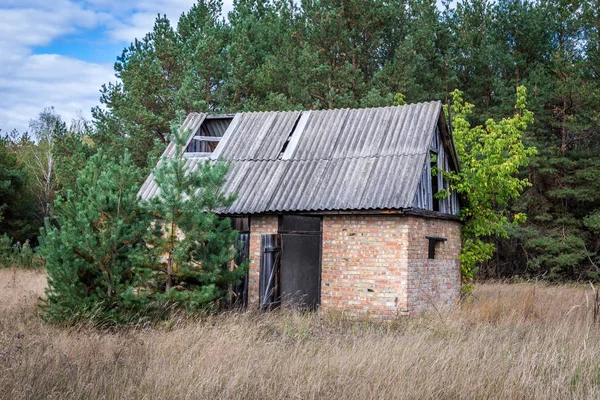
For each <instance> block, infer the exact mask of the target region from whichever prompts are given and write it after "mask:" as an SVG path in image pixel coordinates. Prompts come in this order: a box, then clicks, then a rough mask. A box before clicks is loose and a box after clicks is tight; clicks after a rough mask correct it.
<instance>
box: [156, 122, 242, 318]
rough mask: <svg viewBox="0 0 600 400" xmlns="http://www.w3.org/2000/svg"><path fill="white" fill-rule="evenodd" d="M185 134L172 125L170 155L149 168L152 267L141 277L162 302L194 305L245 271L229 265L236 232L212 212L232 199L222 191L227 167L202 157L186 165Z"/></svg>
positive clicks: (215, 294)
mask: <svg viewBox="0 0 600 400" xmlns="http://www.w3.org/2000/svg"><path fill="white" fill-rule="evenodd" d="M188 137H189V132H185V131H183V129H182V128H180V127H179V126H178V125H174V126H173V136H172V138H171V140H172V141H173V142H174V145H175V147H174V156H173V158H166V157H165V158H163V159H161V160H160V163H159V165H158V166H157V167H156V168H155V169H154V172H153V175H154V180H155V182H156V184H157V186H158V188H159V192H158V194H157V196H156V197H154V198H152V199H151V200H150V201H149V203H148V204H147V207H148V209H149V211H150V213H151V214H152V215H153V216H154V222H153V224H152V226H153V229H152V231H151V233H150V234H149V235H148V237H147V239H146V240H147V242H148V243H149V245H150V247H151V248H152V252H153V256H154V267H153V268H152V269H148V270H146V271H145V276H146V278H145V281H146V282H149V285H148V287H147V290H148V291H149V292H152V295H153V296H154V297H155V298H156V299H158V300H159V301H160V302H163V303H168V304H174V305H176V306H182V307H185V308H186V309H188V310H197V309H198V308H202V307H208V306H210V305H212V304H213V302H214V301H215V300H217V299H220V298H222V297H223V296H224V295H225V293H226V291H227V290H228V288H229V286H230V285H231V284H232V283H235V281H236V279H237V278H238V277H239V276H240V274H241V273H242V272H243V271H242V270H241V269H238V270H231V269H230V268H229V267H228V263H229V262H230V261H231V260H232V259H233V258H234V256H235V254H236V253H235V248H234V243H235V241H236V238H237V232H236V231H235V230H233V229H232V227H231V223H230V221H229V219H228V218H220V217H219V216H218V215H217V214H216V213H215V211H216V210H217V209H218V208H220V207H225V206H228V205H231V203H232V201H233V197H231V196H225V195H223V194H221V192H220V188H221V186H222V185H223V183H224V179H225V174H226V172H227V169H228V167H227V165H226V164H223V163H220V162H217V163H211V162H208V161H206V162H201V161H200V162H199V163H198V165H197V166H196V167H195V168H189V167H188V165H189V162H188V160H187V159H186V158H184V156H183V150H184V148H185V145H186V142H187V138H188Z"/></svg>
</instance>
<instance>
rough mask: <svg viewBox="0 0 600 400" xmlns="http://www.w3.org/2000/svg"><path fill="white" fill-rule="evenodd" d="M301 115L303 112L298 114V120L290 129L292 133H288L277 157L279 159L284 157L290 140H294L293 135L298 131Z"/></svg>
mask: <svg viewBox="0 0 600 400" xmlns="http://www.w3.org/2000/svg"><path fill="white" fill-rule="evenodd" d="M301 116H302V113H300V115H298V118H296V122H294V126H293V127H292V130H291V131H290V134H289V135H288V137H287V139H286V140H285V143H283V147H282V148H281V151H280V152H279V156H278V157H277V158H278V159H280V160H281V158H282V157H283V153H285V150H286V149H287V147H288V145H289V144H290V141H291V140H292V136H293V135H294V132H295V131H296V128H297V127H298V122H300V117H301Z"/></svg>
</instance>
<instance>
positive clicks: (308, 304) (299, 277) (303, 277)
mask: <svg viewBox="0 0 600 400" xmlns="http://www.w3.org/2000/svg"><path fill="white" fill-rule="evenodd" d="M279 234H280V236H281V300H282V302H283V304H289V305H293V306H296V307H298V306H299V307H303V308H304V307H305V308H309V309H315V308H316V307H317V306H318V305H319V304H320V302H321V247H322V242H323V240H322V236H321V218H320V217H311V216H301V215H282V216H281V217H280V218H279Z"/></svg>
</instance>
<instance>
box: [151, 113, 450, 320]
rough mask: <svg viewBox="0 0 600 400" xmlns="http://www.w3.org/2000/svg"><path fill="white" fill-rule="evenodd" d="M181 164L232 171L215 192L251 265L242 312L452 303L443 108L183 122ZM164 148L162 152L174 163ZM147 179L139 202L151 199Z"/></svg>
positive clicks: (413, 309)
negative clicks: (215, 162)
mask: <svg viewBox="0 0 600 400" xmlns="http://www.w3.org/2000/svg"><path fill="white" fill-rule="evenodd" d="M184 128H185V129H187V130H189V132H190V138H189V141H188V145H187V148H186V151H185V156H186V157H187V158H188V159H189V160H190V161H189V163H190V165H193V164H194V163H197V162H201V161H203V160H205V159H207V158H208V159H222V160H228V161H230V163H231V167H230V170H229V172H228V177H227V183H226V185H225V187H224V188H223V190H224V191H226V192H229V193H234V192H235V193H237V194H238V197H237V200H236V201H235V202H234V203H233V204H232V205H231V206H230V207H229V208H227V209H224V210H220V213H221V214H223V215H226V216H229V217H230V218H231V219H232V222H233V223H234V224H235V227H236V229H237V230H238V231H240V233H241V234H240V238H241V240H242V242H244V243H245V244H246V248H245V257H249V258H250V268H249V273H248V276H247V278H246V282H245V286H244V287H245V290H243V293H244V297H245V302H246V303H247V305H248V306H249V307H252V308H255V307H269V306H271V305H273V304H279V303H281V302H284V303H285V302H292V303H300V304H303V305H307V306H311V307H320V308H322V309H327V310H343V311H347V312H350V313H352V314H355V315H364V314H369V315H374V316H383V317H385V316H394V315H407V314H414V313H417V312H419V311H420V310H422V309H424V308H426V307H428V306H430V305H432V304H435V305H437V306H439V305H445V304H451V303H453V302H455V301H456V299H457V298H458V295H459V288H460V274H459V263H458V255H459V252H460V230H461V224H460V222H459V221H458V218H457V213H458V210H459V200H458V197H457V195H456V193H455V192H450V195H449V196H447V197H445V198H441V199H438V198H436V196H434V194H436V193H438V192H439V191H440V190H444V189H445V190H449V185H448V183H447V182H446V180H445V179H444V177H443V175H442V174H441V173H438V172H437V170H438V169H443V170H446V171H449V170H456V169H457V168H458V160H457V157H456V151H455V149H454V144H453V141H452V136H451V134H450V132H449V129H448V125H447V123H446V120H445V117H444V114H443V112H442V105H441V103H440V102H428V103H419V104H410V105H405V106H396V107H382V108H370V109H338V110H322V111H297V112H296V111H292V112H253V113H239V114H234V115H210V114H190V115H189V116H188V118H187V119H186V121H185V123H184ZM173 152H174V146H173V145H170V146H169V147H168V148H167V150H166V151H165V155H166V156H169V155H172V154H173ZM156 191H157V188H156V185H155V184H154V182H153V179H152V176H150V177H148V179H147V180H146V182H145V183H144V185H143V186H142V188H141V189H140V196H141V197H142V199H147V198H150V197H152V196H154V195H155V194H156Z"/></svg>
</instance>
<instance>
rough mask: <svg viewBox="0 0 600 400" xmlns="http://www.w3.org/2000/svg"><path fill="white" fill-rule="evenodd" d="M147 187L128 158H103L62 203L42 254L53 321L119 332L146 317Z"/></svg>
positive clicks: (89, 167)
mask: <svg viewBox="0 0 600 400" xmlns="http://www.w3.org/2000/svg"><path fill="white" fill-rule="evenodd" d="M139 179H140V176H139V170H138V169H137V168H136V167H135V165H134V164H133V161H132V159H131V156H130V155H129V154H128V153H125V154H124V155H123V156H122V158H121V159H120V160H118V162H115V160H113V159H111V158H110V157H108V156H106V155H105V154H104V153H103V152H99V153H98V154H96V155H94V156H92V157H91V158H90V159H89V161H88V163H87V164H86V166H85V168H84V169H83V170H82V171H81V172H80V173H79V176H78V178H77V184H76V185H75V188H74V189H73V190H72V191H69V192H68V193H67V194H66V195H65V197H59V198H58V199H57V200H56V202H55V214H54V216H55V218H56V219H55V221H52V222H51V221H50V220H46V227H45V228H44V230H43V231H42V237H41V250H40V252H41V254H42V256H43V257H44V258H45V260H46V271H47V274H48V287H47V289H46V299H45V303H44V306H43V309H44V312H45V317H46V319H47V320H49V321H55V322H60V321H67V322H71V323H73V322H77V321H88V322H93V323H107V324H112V323H123V322H129V321H132V320H133V318H135V317H140V315H141V314H139V313H140V312H142V311H143V310H144V307H145V306H146V305H147V303H148V297H147V296H145V295H144V293H140V292H136V291H135V288H136V287H137V286H138V285H139V274H138V272H137V270H138V269H139V268H142V267H144V266H145V263H146V262H147V257H146V248H145V246H144V243H143V241H142V236H143V235H144V234H145V233H146V231H147V229H148V227H149V224H148V218H146V216H145V213H144V210H143V208H142V207H141V206H140V204H139V202H138V198H137V190H138V187H139V186H138V183H137V182H139Z"/></svg>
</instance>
